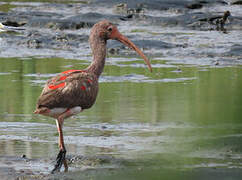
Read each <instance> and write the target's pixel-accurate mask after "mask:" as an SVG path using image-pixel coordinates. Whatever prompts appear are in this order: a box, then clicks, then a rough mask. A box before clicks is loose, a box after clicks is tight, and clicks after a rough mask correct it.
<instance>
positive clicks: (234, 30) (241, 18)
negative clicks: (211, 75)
mask: <svg viewBox="0 0 242 180" xmlns="http://www.w3.org/2000/svg"><path fill="white" fill-rule="evenodd" d="M6 5H8V6H9V7H10V8H9V9H7V10H6V12H5V11H3V12H1V13H0V20H1V22H3V23H4V24H5V25H14V26H17V27H24V28H26V30H25V31H24V32H19V33H15V34H13V33H2V34H1V42H0V47H1V51H0V56H1V57H13V56H16V53H15V52H16V51H18V53H17V56H18V57H26V56H39V57H51V56H58V57H63V58H70V59H88V60H91V59H90V54H91V52H90V48H89V44H88V36H89V31H90V28H91V27H92V26H93V25H94V24H95V23H96V22H98V21H100V20H102V19H108V20H110V21H112V22H113V23H115V24H117V25H118V27H119V29H120V31H121V32H122V33H124V34H125V35H126V36H128V37H129V38H130V39H131V40H132V41H134V43H136V44H137V45H138V46H139V47H141V48H142V49H144V51H145V53H146V54H147V55H149V56H150V57H153V58H154V57H162V58H164V59H165V58H167V59H169V60H171V59H174V58H175V59H186V60H185V61H188V63H197V62H194V59H196V58H199V59H201V60H202V62H201V63H203V64H210V65H214V59H215V62H216V63H217V61H219V63H220V62H221V63H220V64H241V48H242V47H241V38H240V37H241V29H242V14H241V5H238V4H237V3H235V2H234V3H231V2H227V1H226V2H225V1H222V0H219V1H213V0H211V1H176V0H174V1H145V0H144V1H132V2H128V3H127V2H126V1H107V0H106V1H105V0H104V1H80V2H79V1H74V2H72V1H70V3H68V2H66V3H61V1H60V2H59V3H48V2H46V1H44V2H35V1H34V2H28V1H27V2H14V1H10V2H2V3H1V4H0V7H1V6H2V7H6ZM11 7H12V8H11ZM5 9H6V8H5ZM0 10H1V8H0ZM226 11H228V12H230V15H229V16H228V18H227V19H226V21H225V22H224V23H223V28H221V27H220V26H221V23H220V21H221V20H222V17H223V15H224V13H225V12H226ZM108 47H109V50H108V51H109V55H110V56H113V55H115V56H124V55H125V54H126V55H127V51H126V48H124V46H123V45H121V44H120V43H118V42H116V41H111V42H109V45H108ZM85 56H87V57H85ZM129 56H130V52H129ZM211 59H213V60H211ZM198 63H200V62H198ZM201 63H200V64H201ZM216 63H215V64H216Z"/></svg>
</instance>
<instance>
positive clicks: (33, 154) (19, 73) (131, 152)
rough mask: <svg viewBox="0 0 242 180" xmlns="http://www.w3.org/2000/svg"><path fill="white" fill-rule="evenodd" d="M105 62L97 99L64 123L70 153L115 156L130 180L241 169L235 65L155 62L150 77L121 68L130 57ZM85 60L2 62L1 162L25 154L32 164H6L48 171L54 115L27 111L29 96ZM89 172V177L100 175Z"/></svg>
mask: <svg viewBox="0 0 242 180" xmlns="http://www.w3.org/2000/svg"><path fill="white" fill-rule="evenodd" d="M112 59H113V60H114V61H115V62H116V65H108V64H107V66H106V67H105V72H104V74H103V76H102V77H101V79H100V92H99V96H98V99H97V102H96V104H95V105H94V106H93V107H92V108H91V109H90V110H86V111H84V112H83V113H81V114H79V115H77V116H75V117H73V118H70V119H67V120H66V121H65V125H64V135H65V142H66V146H67V151H68V154H69V155H83V156H93V155H108V156H110V157H114V158H115V159H122V162H124V163H122V165H117V164H109V166H108V167H109V168H110V167H111V168H115V167H119V166H122V168H121V169H120V168H117V170H116V171H114V174H116V175H117V176H118V175H119V177H123V176H122V175H121V174H122V173H128V174H130V177H131V179H132V177H133V176H134V175H135V173H134V172H136V171H138V172H139V171H141V174H143V175H144V176H147V177H148V176H149V174H150V173H152V172H153V173H154V174H156V175H157V173H158V174H159V175H162V174H163V173H164V174H163V175H164V176H166V175H165V174H167V173H168V172H170V171H171V172H172V174H173V173H177V176H178V177H179V174H180V173H182V172H184V173H185V174H186V173H188V172H190V171H191V170H193V171H192V172H194V171H195V174H196V172H197V170H198V169H199V170H198V174H199V173H200V172H202V171H203V169H201V168H208V169H210V168H212V170H215V169H217V168H218V169H220V170H221V171H222V172H224V169H229V170H231V173H234V172H233V169H234V170H237V169H241V167H242V164H241V151H242V146H241V140H242V139H241V138H242V134H241V129H242V123H241V117H242V112H241V106H242V103H241V102H242V100H241V97H242V96H241V88H242V83H241V78H242V71H241V66H231V67H220V68H218V67H209V66H194V65H193V66H192V65H181V64H173V66H170V63H169V62H168V61H164V60H157V61H156V64H160V65H162V66H159V68H154V72H153V73H152V74H151V73H149V72H148V70H146V69H145V68H143V67H142V66H141V67H140V66H136V67H132V66H123V65H126V64H131V65H132V64H133V65H134V66H135V65H136V64H137V63H140V62H139V61H138V62H137V60H133V61H132V60H130V59H126V60H125V58H123V59H122V60H121V59H118V58H117V59H115V58H112V57H111V58H109V59H108V61H112ZM86 63H87V62H86V61H77V60H70V59H60V58H49V59H35V58H26V59H23V58H22V59H17V58H11V59H9V58H5V59H1V67H0V83H1V84H2V86H1V87H0V92H1V94H2V95H3V96H2V97H1V102H0V165H1V166H2V167H4V166H5V165H4V163H6V161H10V162H11V158H15V161H17V160H16V158H17V159H18V158H20V159H21V156H22V155H23V154H25V155H26V156H27V157H28V158H29V159H32V160H31V161H30V162H31V163H26V162H22V161H21V160H20V161H18V163H12V164H11V163H10V165H9V166H8V167H14V169H16V170H20V169H31V170H32V171H33V172H34V173H39V172H41V173H45V174H46V173H48V172H49V171H50V170H51V168H52V165H51V161H50V160H49V158H51V159H52V160H53V158H54V157H55V154H56V153H57V152H58V147H57V138H58V134H57V130H56V127H55V121H54V119H51V118H47V117H43V116H39V115H33V114H32V112H33V110H34V107H35V103H36V99H37V98H38V96H39V94H40V92H41V89H42V87H43V85H44V83H45V81H46V79H48V78H50V77H52V76H54V75H55V74H56V73H58V72H61V71H65V70H66V69H68V68H69V66H71V67H72V68H73V69H77V68H80V69H82V68H84V67H85V66H86ZM166 65H167V66H166ZM4 157H5V158H4ZM9 158H10V159H9ZM49 163H50V164H49ZM19 164H20V167H21V168H20V167H19V166H18V165H19ZM83 168H84V169H85V168H87V167H86V166H85V165H83V164H82V165H80V164H79V165H78V164H76V165H71V170H72V172H74V174H72V175H71V177H75V172H78V171H80V170H81V169H83ZM130 168H131V169H133V170H134V171H130ZM159 169H162V171H161V172H160V171H159ZM164 169H166V170H167V171H166V170H164ZM123 171H124V172H123ZM217 171H218V170H217ZM205 172H206V170H205ZM133 173H134V174H133ZM211 173H212V174H213V173H214V172H211ZM219 173H220V172H219ZM91 174H92V173H91ZM94 174H95V175H93V174H92V176H94V178H95V176H96V175H97V176H101V177H106V175H107V174H105V173H104V174H102V173H101V175H99V173H94ZM168 174H169V173H168ZM215 174H216V172H215ZM110 176H111V175H110ZM111 177H112V176H111ZM154 177H155V176H154ZM167 177H169V176H167ZM106 178H107V177H106ZM184 178H185V177H184ZM104 179H105V178H104Z"/></svg>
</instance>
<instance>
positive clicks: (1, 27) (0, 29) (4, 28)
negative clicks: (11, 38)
mask: <svg viewBox="0 0 242 180" xmlns="http://www.w3.org/2000/svg"><path fill="white" fill-rule="evenodd" d="M19 30H20V31H21V30H25V29H24V28H19V27H13V26H6V25H3V24H2V23H0V32H6V31H19Z"/></svg>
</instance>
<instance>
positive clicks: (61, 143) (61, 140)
mask: <svg viewBox="0 0 242 180" xmlns="http://www.w3.org/2000/svg"><path fill="white" fill-rule="evenodd" d="M63 122H64V118H63V117H62V115H61V116H59V117H58V119H57V120H56V126H57V129H58V133H59V148H60V151H59V153H58V155H57V158H56V164H55V167H54V169H53V170H52V171H51V173H52V174H53V173H54V172H55V171H60V168H61V166H62V164H63V163H64V166H65V171H68V166H67V163H66V160H65V156H66V149H65V145H64V138H63V132H62V125H63Z"/></svg>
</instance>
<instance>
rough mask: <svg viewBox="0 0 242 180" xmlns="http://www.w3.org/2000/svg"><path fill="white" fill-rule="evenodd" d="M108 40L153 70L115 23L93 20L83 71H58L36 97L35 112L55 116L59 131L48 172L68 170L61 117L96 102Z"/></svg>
mask: <svg viewBox="0 0 242 180" xmlns="http://www.w3.org/2000/svg"><path fill="white" fill-rule="evenodd" d="M109 39H112V40H117V41H119V42H121V43H123V44H124V45H126V46H128V47H129V48H131V49H133V50H134V51H136V52H137V53H138V54H139V55H140V56H141V57H142V58H143V59H144V61H145V63H146V64H147V66H148V69H149V70H150V72H152V67H151V64H150V61H149V59H148V58H147V57H146V56H145V55H144V53H143V52H142V51H141V50H140V49H139V48H138V47H137V46H136V45H135V44H134V43H133V42H132V41H130V40H129V39H128V38H127V37H126V36H124V35H122V34H121V33H120V32H119V30H118V28H117V26H116V25H114V24H113V23H111V22H110V21H108V20H102V21H100V22H98V23H96V24H95V25H94V26H93V27H92V29H91V32H90V36H89V44H90V47H91V50H92V54H93V60H92V62H91V63H90V65H89V66H88V67H87V68H85V69H83V70H78V69H70V70H67V71H64V72H61V73H60V74H58V75H57V76H55V77H53V78H51V79H49V80H48V81H47V83H46V84H45V86H44V88H43V90H42V93H41V94H40V96H39V98H38V100H37V104H36V110H35V111H34V113H35V114H40V115H44V116H49V117H52V118H55V119H56V126H57V130H58V134H59V138H58V139H59V153H58V155H57V157H56V162H55V165H54V168H53V170H52V171H51V173H55V172H59V171H60V169H61V167H62V166H63V165H64V171H65V172H67V171H68V164H67V161H66V158H65V156H66V148H65V144H64V138H63V131H62V128H63V123H64V119H66V118H69V117H71V116H73V115H76V114H78V113H80V112H82V111H83V110H85V109H89V108H91V107H92V106H93V104H94V103H95V101H96V98H97V94H98V79H99V77H100V75H101V73H102V72H103V69H104V65H105V58H106V45H107V40H109Z"/></svg>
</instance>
